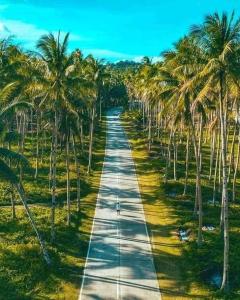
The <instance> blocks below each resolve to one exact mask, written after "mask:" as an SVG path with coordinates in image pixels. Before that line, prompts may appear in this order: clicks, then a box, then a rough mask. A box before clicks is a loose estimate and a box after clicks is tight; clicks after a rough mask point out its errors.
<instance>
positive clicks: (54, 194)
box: [51, 110, 58, 242]
mask: <svg viewBox="0 0 240 300" xmlns="http://www.w3.org/2000/svg"><path fill="white" fill-rule="evenodd" d="M57 128H58V116H57V111H56V110H55V116H54V126H53V148H52V207H51V240H52V242H53V241H54V240H55V209H56V185H57V184H56V168H57V166H56V160H57Z"/></svg>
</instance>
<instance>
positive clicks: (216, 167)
mask: <svg viewBox="0 0 240 300" xmlns="http://www.w3.org/2000/svg"><path fill="white" fill-rule="evenodd" d="M219 152H220V132H219V133H218V142H217V153H216V160H215V170H214V179H213V205H215V201H216V184H217V171H218V165H219V162H220V161H219Z"/></svg>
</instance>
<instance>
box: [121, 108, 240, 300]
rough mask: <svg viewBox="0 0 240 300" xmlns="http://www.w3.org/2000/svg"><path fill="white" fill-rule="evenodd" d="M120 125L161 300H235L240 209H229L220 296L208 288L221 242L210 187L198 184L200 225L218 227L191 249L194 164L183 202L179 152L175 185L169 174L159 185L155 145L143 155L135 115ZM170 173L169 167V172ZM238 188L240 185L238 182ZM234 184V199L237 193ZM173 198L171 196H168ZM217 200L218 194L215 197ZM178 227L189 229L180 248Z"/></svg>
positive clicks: (218, 264) (238, 295)
mask: <svg viewBox="0 0 240 300" xmlns="http://www.w3.org/2000/svg"><path fill="white" fill-rule="evenodd" d="M122 120H123V124H124V126H125V129H126V131H127V134H128V137H129V139H130V142H131V145H132V149H133V157H134V160H135V164H136V169H137V175H138V180H139V185H140V191H141V196H142V199H143V203H144V210H145V214H146V219H147V225H148V229H149V233H150V237H151V242H152V249H153V254H154V261H155V266H156V271H157V275H158V280H159V285H160V289H161V292H162V297H163V300H168V299H178V300H180V299H240V282H239V276H237V274H239V270H240V251H239V248H240V235H239V232H240V229H239V228H240V218H239V215H240V205H239V202H237V203H236V204H234V205H233V204H232V205H231V208H230V270H231V273H230V282H231V292H230V294H229V295H226V296H223V295H222V294H221V293H220V292H219V290H218V289H217V288H216V287H215V286H213V285H211V284H210V283H209V275H210V274H211V273H212V272H215V271H219V272H220V273H221V272H222V260H223V239H222V236H221V233H220V231H219V229H218V228H219V216H220V207H219V205H217V206H216V207H213V206H209V205H208V204H207V200H209V199H211V197H212V184H210V183H209V182H208V180H207V179H203V202H204V217H203V222H204V224H212V225H214V226H216V227H217V229H216V230H215V231H213V232H204V244H203V246H202V247H201V248H198V247H197V245H196V234H197V223H198V222H197V219H195V218H194V217H193V208H194V192H195V165H194V161H191V164H190V180H189V187H188V195H187V196H185V197H183V196H182V193H183V186H184V153H185V150H184V147H183V148H182V149H181V148H179V162H178V166H177V171H178V172H177V173H178V180H177V181H174V180H172V179H171V178H173V173H172V170H169V171H170V174H169V178H170V180H169V182H168V184H164V183H163V174H164V167H165V161H164V159H163V158H162V157H161V155H160V154H159V152H160V145H159V143H158V142H157V141H156V142H155V143H154V145H153V148H152V152H151V153H150V154H149V153H148V151H147V142H146V134H145V133H144V132H142V130H141V126H140V124H139V122H138V116H137V114H136V113H131V112H128V113H125V114H124V115H123V117H122ZM208 156H209V147H208V145H204V160H203V170H204V172H205V173H204V174H205V175H206V174H207V171H208V167H209V160H208ZM171 168H172V167H171ZM238 184H239V183H238ZM239 191H240V190H239V185H238V194H239ZM171 193H175V194H176V195H172V196H171V195H170V194H171ZM218 196H219V195H218ZM180 226H182V227H184V228H186V229H191V235H190V241H189V242H187V243H183V242H181V241H180V240H179V238H178V236H177V229H178V228H179V227H180Z"/></svg>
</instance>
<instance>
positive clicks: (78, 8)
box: [0, 0, 240, 61]
mask: <svg viewBox="0 0 240 300" xmlns="http://www.w3.org/2000/svg"><path fill="white" fill-rule="evenodd" d="M233 9H234V10H235V12H236V14H237V15H239V14H240V0H148V1H147V0H49V1H47V0H22V1H20V0H0V37H5V36H6V35H8V34H9V33H11V34H13V35H14V36H15V37H16V40H17V42H19V43H21V45H22V46H23V47H25V48H30V49H33V48H34V47H35V44H36V40H37V39H38V38H39V36H41V35H42V34H44V33H46V32H48V31H51V32H57V31H58V30H59V29H60V30H61V31H63V32H68V31H69V32H70V33H71V35H70V48H71V50H73V49H75V48H80V49H81V50H82V51H83V52H84V54H89V53H92V54H93V55H94V56H96V57H98V58H105V59H107V60H110V61H118V60H124V59H132V60H136V61H138V60H140V59H141V57H142V56H144V55H148V56H150V57H152V58H154V59H157V57H159V54H160V53H161V51H163V50H166V49H170V48H171V47H172V44H173V43H174V42H175V41H177V40H178V39H179V38H180V37H182V36H183V35H184V34H186V33H187V32H188V31H189V28H190V26H191V25H192V24H198V23H201V22H202V20H203V18H204V16H205V15H206V14H209V13H213V12H215V11H219V12H221V11H223V10H224V11H229V12H231V11H232V10H233Z"/></svg>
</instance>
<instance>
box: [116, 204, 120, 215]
mask: <svg viewBox="0 0 240 300" xmlns="http://www.w3.org/2000/svg"><path fill="white" fill-rule="evenodd" d="M116 209H117V215H118V216H119V215H120V202H119V201H118V202H117V205H116Z"/></svg>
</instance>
